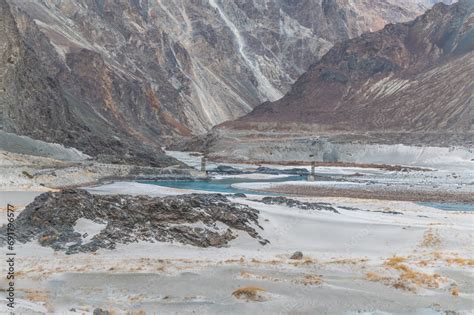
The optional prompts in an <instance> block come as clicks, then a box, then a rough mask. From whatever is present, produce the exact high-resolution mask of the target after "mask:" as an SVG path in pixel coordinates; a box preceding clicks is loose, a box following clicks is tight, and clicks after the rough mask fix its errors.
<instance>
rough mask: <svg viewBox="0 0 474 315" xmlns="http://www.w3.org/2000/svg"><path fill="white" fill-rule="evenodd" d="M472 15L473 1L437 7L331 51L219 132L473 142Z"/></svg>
mask: <svg viewBox="0 0 474 315" xmlns="http://www.w3.org/2000/svg"><path fill="white" fill-rule="evenodd" d="M473 10H474V2H473V1H472V0H468V1H460V2H459V3H457V4H454V5H452V6H447V5H444V4H437V5H436V6H435V7H434V8H433V9H432V10H430V11H429V12H427V13H426V14H425V15H423V16H420V17H419V18H417V19H416V20H414V21H412V22H408V23H404V24H396V25H387V26H386V27H385V28H384V29H383V30H381V31H379V32H375V33H368V34H364V35H362V36H361V37H359V38H356V39H352V40H348V41H345V42H342V43H339V44H336V45H335V46H334V47H333V48H332V49H331V50H330V51H329V52H328V53H327V54H326V55H325V56H324V57H323V58H322V59H321V60H320V61H319V62H318V63H316V64H314V65H313V66H312V67H311V68H310V69H309V71H308V72H306V73H305V74H304V75H302V76H301V77H300V78H299V79H298V81H297V82H296V83H295V84H294V86H293V87H292V89H291V91H290V92H289V93H288V94H287V95H286V96H285V97H284V98H282V99H281V100H279V101H277V102H273V103H264V104H262V105H260V106H258V107H257V108H255V109H254V111H253V112H251V113H250V114H248V115H247V116H245V117H242V118H241V119H239V120H237V121H234V122H228V123H225V124H223V126H222V128H223V129H225V128H230V129H232V128H235V129H250V130H251V129H255V128H256V126H257V125H258V128H260V129H270V128H276V129H279V130H294V131H296V130H301V131H310V132H311V131H312V132H315V133H321V134H337V133H354V134H363V133H366V132H374V133H387V134H389V133H413V134H417V133H419V134H430V133H434V134H443V135H449V134H452V135H455V136H456V137H457V138H459V137H460V138H462V139H465V140H466V141H472V138H471V137H472V132H473V131H474V130H473V121H474V92H473V91H474V83H473V80H472V78H473V77H474V13H473ZM408 137H410V135H408ZM470 138H471V140H469V139H470ZM432 140H433V141H434V142H437V141H438V142H441V141H442V140H443V139H439V138H438V139H436V138H434V139H432Z"/></svg>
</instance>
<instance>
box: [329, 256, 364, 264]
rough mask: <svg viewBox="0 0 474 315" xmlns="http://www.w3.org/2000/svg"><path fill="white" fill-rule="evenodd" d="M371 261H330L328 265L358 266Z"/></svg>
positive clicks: (362, 259)
mask: <svg viewBox="0 0 474 315" xmlns="http://www.w3.org/2000/svg"><path fill="white" fill-rule="evenodd" d="M367 261H369V260H368V259H366V258H361V259H339V260H331V261H328V262H327V263H328V264H338V265H358V264H361V263H365V262H367Z"/></svg>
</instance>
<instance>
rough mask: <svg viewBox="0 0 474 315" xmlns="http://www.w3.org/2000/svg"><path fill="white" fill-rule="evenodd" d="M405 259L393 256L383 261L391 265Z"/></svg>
mask: <svg viewBox="0 0 474 315" xmlns="http://www.w3.org/2000/svg"><path fill="white" fill-rule="evenodd" d="M405 260H406V258H405V257H400V256H393V257H391V258H389V259H387V260H386V261H385V266H389V267H393V266H396V265H398V264H399V263H402V262H404V261H405Z"/></svg>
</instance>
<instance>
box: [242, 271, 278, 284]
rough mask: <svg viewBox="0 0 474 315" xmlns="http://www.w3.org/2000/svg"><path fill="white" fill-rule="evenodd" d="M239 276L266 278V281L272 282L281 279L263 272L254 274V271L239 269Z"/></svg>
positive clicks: (243, 277) (244, 277)
mask: <svg viewBox="0 0 474 315" xmlns="http://www.w3.org/2000/svg"><path fill="white" fill-rule="evenodd" d="M240 277H241V278H242V279H257V280H268V281H274V282H277V281H281V279H278V278H275V277H272V276H269V275H265V274H263V275H259V274H255V273H251V272H247V271H240Z"/></svg>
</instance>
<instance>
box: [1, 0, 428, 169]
mask: <svg viewBox="0 0 474 315" xmlns="http://www.w3.org/2000/svg"><path fill="white" fill-rule="evenodd" d="M431 2H432V1H431V0H417V1H407V0H382V1H371V0H366V1H356V2H354V1H347V0H322V1H288V0H275V1H264V0H253V1H250V0H239V1H222V0H208V1H187V0H181V1H165V0H119V1H111V0H78V1H69V0H54V1H51V0H38V1H30V0H15V1H13V0H11V1H6V0H0V8H1V12H0V14H1V20H0V24H1V27H0V36H1V38H2V39H4V38H5V39H6V41H5V40H3V41H2V43H0V45H1V46H0V58H1V60H0V70H1V71H0V88H1V90H0V91H1V93H2V95H1V98H0V99H1V100H0V101H1V107H2V109H1V111H0V114H1V115H2V119H1V120H2V128H3V130H4V131H7V132H13V133H16V134H20V135H27V136H30V137H33V138H36V139H41V140H45V141H53V142H59V143H62V144H65V145H68V146H74V147H76V148H78V149H80V150H82V151H84V152H86V153H88V154H89V155H92V156H101V157H102V158H103V159H105V160H108V161H113V160H116V161H117V162H120V161H135V162H137V161H142V162H140V163H149V162H150V163H154V164H160V162H158V161H154V162H153V161H148V160H149V159H151V160H154V159H155V157H157V156H159V155H160V154H161V149H160V147H161V146H162V145H163V144H164V143H166V142H169V141H170V139H173V138H175V137H182V136H189V135H191V134H196V133H201V132H204V131H205V130H207V129H209V128H211V127H212V126H213V125H215V124H218V123H221V122H223V121H225V120H227V119H234V118H236V117H239V116H241V115H243V114H245V113H247V112H249V111H250V110H251V109H252V108H253V107H254V106H256V105H257V104H259V103H261V102H263V101H266V100H270V101H275V100H276V99H278V98H280V97H281V96H282V95H284V93H286V92H287V91H288V90H289V87H290V86H291V84H292V83H293V82H294V81H295V80H296V79H297V78H298V77H299V76H300V75H301V74H302V73H304V71H305V70H306V69H307V68H308V66H309V65H310V64H312V63H314V62H316V61H318V60H319V58H320V57H321V56H322V55H323V54H324V53H326V52H327V51H328V50H329V49H330V47H331V46H332V45H333V44H334V43H336V42H339V41H342V40H346V39H348V38H352V37H355V36H358V35H360V34H361V33H363V32H365V31H370V30H377V29H380V28H382V27H383V26H384V25H385V24H386V23H389V22H397V21H406V20H409V19H412V18H414V17H415V16H417V15H419V14H421V13H422V12H424V10H425V9H426V8H427V7H429V6H430V5H431ZM8 3H9V4H10V6H9V5H8ZM117 156H118V158H117ZM152 157H153V158H152ZM168 162H170V161H168ZM165 164H166V163H165Z"/></svg>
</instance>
